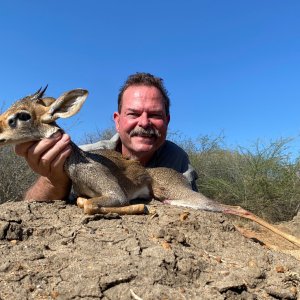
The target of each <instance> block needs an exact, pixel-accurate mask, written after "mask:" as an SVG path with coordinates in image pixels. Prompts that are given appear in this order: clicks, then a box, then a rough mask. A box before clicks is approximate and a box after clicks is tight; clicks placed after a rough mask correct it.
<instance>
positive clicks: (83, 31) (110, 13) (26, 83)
mask: <svg viewBox="0 0 300 300" xmlns="http://www.w3.org/2000/svg"><path fill="white" fill-rule="evenodd" d="M0 33H1V46H0V62H1V64H0V66H1V69H0V86H1V89H0V103H5V107H7V106H8V105H10V104H11V103H12V102H13V101H14V100H16V99H18V98H21V97H22V96H25V95H28V94H31V93H33V92H35V91H36V90H37V89H38V88H39V87H40V86H44V85H46V84H49V87H48V92H47V94H48V95H49V96H54V97H58V96H59V95H60V94H61V93H63V92H65V91H67V90H70V89H73V88H79V87H82V88H86V89H88V90H89V92H90V95H89V98H88V100H87V102H86V104H85V105H84V107H83V109H82V111H81V112H80V113H79V114H78V115H77V116H76V117H73V119H71V120H67V121H65V122H63V124H65V125H64V127H65V128H66V129H67V130H68V132H69V133H70V134H71V136H72V138H73V139H74V140H75V141H76V140H80V138H81V137H82V136H83V135H84V134H85V133H91V132H95V131H96V130H102V129H105V128H108V127H110V126H112V124H113V123H112V114H113V112H114V111H115V110H116V107H117V105H116V101H117V94H118V90H119V87H120V86H121V84H122V83H123V81H124V80H125V79H126V77H127V76H128V75H129V74H132V73H135V72H138V71H145V72H150V73H153V74H155V75H157V76H160V77H162V78H164V80H165V84H166V87H167V89H168V90H169V93H170V97H171V103H172V105H171V123H170V130H171V131H172V132H180V133H181V134H182V135H183V136H185V137H191V138H196V137H197V136H199V135H206V134H208V135H218V134H219V133H220V132H223V133H224V135H225V137H226V141H227V143H228V144H229V145H241V146H246V147H247V146H248V145H250V144H251V143H253V142H254V141H255V140H256V139H262V140H267V141H268V140H270V139H277V138H280V137H295V138H296V142H295V143H294V144H293V145H294V146H293V147H294V149H293V151H296V152H298V150H299V149H300V142H299V133H300V117H299V115H300V84H299V80H300V2H299V1H279V0H251V1H242V0H236V1H230V0H226V1H225V0H222V1H221V0H219V1H218V0H216V1H212V0H207V1H202V0H198V1H196V0H192V1H177V0H172V1H171V0H152V1H147V2H146V1H136V0H131V1H130V0H120V1H116V0H110V1H101V0H85V1H79V0H72V1H69V0H51V1H50V0H48V1H43V0H39V1H37V0H26V1H21V0H19V1H14V0H11V1H0Z"/></svg>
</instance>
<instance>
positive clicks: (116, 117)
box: [114, 112, 120, 132]
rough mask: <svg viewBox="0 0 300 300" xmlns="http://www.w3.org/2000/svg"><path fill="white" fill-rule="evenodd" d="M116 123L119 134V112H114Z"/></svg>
mask: <svg viewBox="0 0 300 300" xmlns="http://www.w3.org/2000/svg"><path fill="white" fill-rule="evenodd" d="M114 121H115V127H116V130H117V132H119V128H120V114H119V113H118V112H114Z"/></svg>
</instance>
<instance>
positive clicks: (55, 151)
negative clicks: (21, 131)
mask: <svg viewBox="0 0 300 300" xmlns="http://www.w3.org/2000/svg"><path fill="white" fill-rule="evenodd" d="M70 141H71V139H70V137H69V136H68V135H67V134H62V133H60V132H57V133H55V134H54V135H53V136H52V137H51V138H48V139H43V140H41V141H38V142H27V143H23V144H19V145H16V146H15V152H16V154H17V155H19V156H23V157H24V158H25V159H26V161H27V163H28V165H29V166H30V168H32V170H33V171H34V172H36V173H38V174H39V175H41V176H42V177H41V178H40V179H39V180H38V181H37V182H36V183H35V185H33V186H32V187H31V189H30V190H29V191H28V192H27V194H26V196H25V200H40V201H45V200H53V199H63V198H65V197H66V195H67V194H68V193H69V189H70V185H71V183H70V179H69V178H68V176H67V174H66V173H65V171H64V162H65V160H66V158H67V157H68V156H69V155H70V153H71V151H72V148H71V145H70ZM41 185H43V186H41ZM28 193H29V195H28Z"/></svg>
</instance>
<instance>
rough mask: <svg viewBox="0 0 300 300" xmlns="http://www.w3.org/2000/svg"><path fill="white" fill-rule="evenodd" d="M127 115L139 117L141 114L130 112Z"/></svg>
mask: <svg viewBox="0 0 300 300" xmlns="http://www.w3.org/2000/svg"><path fill="white" fill-rule="evenodd" d="M127 116H130V117H135V118H137V117H138V116H139V114H137V113H128V114H127Z"/></svg>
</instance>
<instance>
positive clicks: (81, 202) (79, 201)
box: [76, 197, 87, 208]
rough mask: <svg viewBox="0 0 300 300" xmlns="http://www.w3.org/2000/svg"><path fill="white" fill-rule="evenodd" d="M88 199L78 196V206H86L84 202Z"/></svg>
mask: <svg viewBox="0 0 300 300" xmlns="http://www.w3.org/2000/svg"><path fill="white" fill-rule="evenodd" d="M86 201H87V199H86V198H82V197H78V198H77V201H76V203H77V206H78V207H80V208H84V203H85V202H86Z"/></svg>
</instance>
